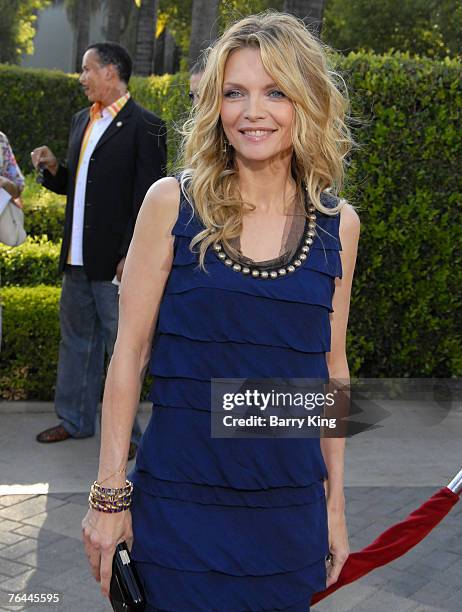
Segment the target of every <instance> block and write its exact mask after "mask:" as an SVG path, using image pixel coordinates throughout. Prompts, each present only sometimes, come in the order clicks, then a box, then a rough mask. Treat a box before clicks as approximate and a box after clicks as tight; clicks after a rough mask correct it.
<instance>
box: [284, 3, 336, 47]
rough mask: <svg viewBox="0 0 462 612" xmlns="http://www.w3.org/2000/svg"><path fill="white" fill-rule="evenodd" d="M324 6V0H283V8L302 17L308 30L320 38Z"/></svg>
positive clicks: (286, 11)
mask: <svg viewBox="0 0 462 612" xmlns="http://www.w3.org/2000/svg"><path fill="white" fill-rule="evenodd" d="M325 7H326V0H285V1H284V8H283V10H284V12H285V13H292V15H295V17H298V18H299V19H303V21H304V22H305V24H306V25H307V26H308V27H309V28H310V31H311V32H313V33H314V34H316V36H318V38H321V30H322V20H323V17H324V9H325Z"/></svg>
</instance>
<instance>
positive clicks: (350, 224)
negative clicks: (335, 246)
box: [340, 200, 361, 234]
mask: <svg viewBox="0 0 462 612" xmlns="http://www.w3.org/2000/svg"><path fill="white" fill-rule="evenodd" d="M360 227H361V221H360V219H359V215H358V213H357V212H356V210H355V209H354V208H353V206H352V205H351V204H349V203H348V202H347V201H346V200H345V201H344V204H343V206H342V208H341V209H340V232H341V233H347V234H359V230H360Z"/></svg>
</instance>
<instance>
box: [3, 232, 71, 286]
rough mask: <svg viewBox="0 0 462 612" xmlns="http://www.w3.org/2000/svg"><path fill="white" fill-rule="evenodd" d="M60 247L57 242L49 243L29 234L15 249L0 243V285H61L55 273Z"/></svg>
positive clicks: (43, 237) (56, 272) (45, 238)
mask: <svg viewBox="0 0 462 612" xmlns="http://www.w3.org/2000/svg"><path fill="white" fill-rule="evenodd" d="M60 248H61V243H60V242H59V243H56V242H51V241H50V240H48V239H47V236H40V237H30V236H29V237H28V238H27V240H26V242H24V243H23V244H22V245H21V246H19V247H16V248H11V247H8V246H5V245H4V244H1V243H0V278H1V281H2V285H6V286H9V285H16V286H34V285H58V286H59V285H61V276H60V275H59V274H58V261H59V252H60Z"/></svg>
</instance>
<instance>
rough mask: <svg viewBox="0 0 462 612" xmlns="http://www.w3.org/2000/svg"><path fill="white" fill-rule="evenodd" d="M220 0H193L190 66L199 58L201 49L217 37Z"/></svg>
mask: <svg viewBox="0 0 462 612" xmlns="http://www.w3.org/2000/svg"><path fill="white" fill-rule="evenodd" d="M218 5H219V0H193V3H192V17H191V40H190V43H189V67H190V68H191V66H193V64H194V63H195V62H196V61H197V60H198V59H199V56H200V54H201V51H202V50H203V49H205V48H206V47H209V46H210V45H211V44H212V43H213V41H214V40H215V38H216V37H217V21H218Z"/></svg>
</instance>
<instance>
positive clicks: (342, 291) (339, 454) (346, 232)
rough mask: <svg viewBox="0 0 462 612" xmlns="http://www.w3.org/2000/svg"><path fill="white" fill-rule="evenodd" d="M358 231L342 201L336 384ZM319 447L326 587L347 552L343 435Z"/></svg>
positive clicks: (344, 366)
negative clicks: (326, 537)
mask: <svg viewBox="0 0 462 612" xmlns="http://www.w3.org/2000/svg"><path fill="white" fill-rule="evenodd" d="M359 232H360V222H359V217H358V215H357V214H356V212H355V210H354V209H353V208H352V207H351V206H350V205H349V204H346V205H345V206H344V207H343V208H342V210H341V213H340V230H339V233H340V242H341V244H342V251H341V260H342V272H343V274H342V278H341V279H339V278H337V279H335V292H334V297H333V301H332V306H333V310H334V312H333V313H332V314H331V316H330V321H331V350H330V352H329V353H327V355H326V358H327V367H328V370H329V378H330V379H331V380H333V381H337V384H338V383H340V384H341V385H346V384H347V383H348V382H349V379H350V372H349V368H348V361H347V356H346V332H347V325H348V315H349V311H350V296H351V285H352V281H353V273H354V269H355V264H356V255H357V250H358V241H359ZM321 450H322V453H323V456H324V461H325V463H326V467H327V472H328V480H327V481H326V482H325V487H326V498H327V516H328V528H329V549H330V554H331V555H332V558H331V564H330V566H329V567H328V572H327V582H326V586H327V587H329V586H331V585H332V584H334V583H335V582H337V580H338V577H339V575H340V572H341V570H342V567H343V565H344V564H345V561H346V560H347V558H348V554H349V545H348V532H347V527H346V520H345V497H344V454H345V439H344V438H329V437H324V438H321Z"/></svg>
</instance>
